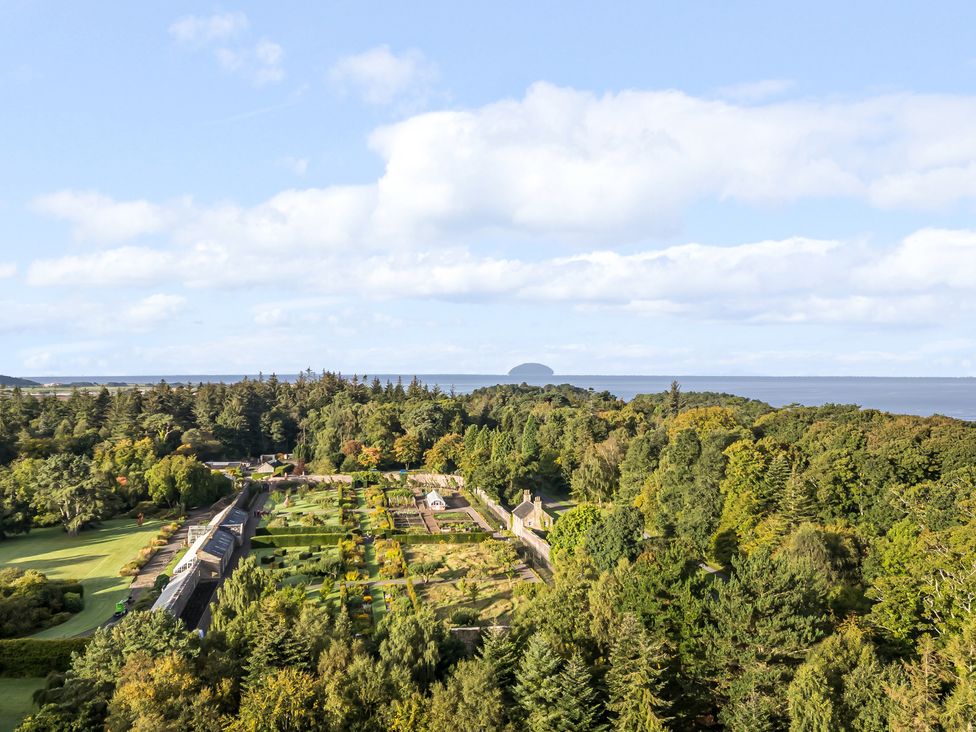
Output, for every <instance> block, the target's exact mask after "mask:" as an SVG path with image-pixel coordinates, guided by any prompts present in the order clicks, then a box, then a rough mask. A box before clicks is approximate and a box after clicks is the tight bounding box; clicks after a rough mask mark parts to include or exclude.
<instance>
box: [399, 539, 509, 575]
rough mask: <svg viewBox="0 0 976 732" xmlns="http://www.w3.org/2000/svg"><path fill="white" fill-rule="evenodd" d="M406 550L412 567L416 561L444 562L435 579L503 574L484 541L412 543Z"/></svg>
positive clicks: (408, 563)
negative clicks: (481, 542)
mask: <svg viewBox="0 0 976 732" xmlns="http://www.w3.org/2000/svg"><path fill="white" fill-rule="evenodd" d="M404 550H405V552H406V556H407V565H408V566H409V565H411V564H414V563H415V562H429V561H439V562H441V564H442V566H441V568H440V569H438V570H437V572H435V573H434V574H433V575H432V578H434V579H439V580H456V579H460V578H461V577H467V578H487V577H491V576H495V577H498V576H499V575H501V573H502V570H501V568H500V567H499V566H498V563H497V562H496V561H495V560H494V558H493V557H492V556H491V555H490V554H489V553H488V552H487V551H486V550H485V548H484V547H483V546H482V545H481V544H411V545H410V546H405V547H404Z"/></svg>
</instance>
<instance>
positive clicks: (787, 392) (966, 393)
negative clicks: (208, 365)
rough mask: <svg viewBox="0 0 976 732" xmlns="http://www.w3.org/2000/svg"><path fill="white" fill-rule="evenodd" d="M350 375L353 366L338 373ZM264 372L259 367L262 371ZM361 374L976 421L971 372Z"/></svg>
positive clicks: (161, 377)
mask: <svg viewBox="0 0 976 732" xmlns="http://www.w3.org/2000/svg"><path fill="white" fill-rule="evenodd" d="M344 375H345V376H349V377H351V376H353V374H344ZM261 376H262V375H261V374H140V375H115V376H88V375H84V376H27V377H24V378H28V379H31V380H33V381H38V382H40V383H42V384H51V383H56V382H57V383H62V384H63V383H70V382H79V381H85V382H91V383H95V384H104V383H108V382H125V383H127V384H155V383H158V382H160V381H166V382H167V383H170V384H177V383H189V384H196V383H227V384H230V383H234V382H237V381H241V380H242V379H244V378H248V379H257V378H260V377H261ZM269 376H270V374H264V375H263V377H264V378H268V377H269ZM298 376H299V374H276V377H277V378H278V379H279V380H282V381H294V380H295V379H297V378H298ZM357 376H358V377H359V378H360V379H363V378H365V379H367V380H372V379H373V378H378V379H380V381H382V382H386V381H393V382H395V381H396V380H397V379H402V380H403V381H404V382H405V383H406V382H409V381H410V380H411V379H413V378H414V376H416V378H417V379H419V380H420V381H422V382H424V383H425V384H427V385H428V386H431V387H433V386H435V385H436V386H438V387H439V388H440V389H441V390H443V391H445V392H448V391H451V390H452V389H453V390H454V391H455V392H457V393H468V392H471V391H474V390H475V389H479V388H482V387H485V386H494V385H498V384H521V383H526V384H529V385H532V386H545V385H547V384H571V385H573V386H578V387H580V388H584V389H592V390H593V391H608V392H610V393H611V394H613V395H614V396H616V397H618V398H620V399H624V400H628V401H629V400H630V399H633V398H634V397H635V396H636V395H637V394H653V393H658V392H662V391H665V390H666V389H668V387H669V386H670V384H671V382H672V381H673V380H676V381H678V383H680V384H681V388H682V389H683V390H684V391H714V392H722V393H727V394H735V395H737V396H742V397H748V398H750V399H758V400H760V401H763V402H766V403H767V404H769V405H771V406H773V407H782V406H786V405H788V404H802V405H806V406H820V405H823V404H856V405H858V406H859V407H862V408H865V409H879V410H882V411H885V412H893V413H896V414H915V415H920V416H925V417H927V416H930V415H933V414H942V415H945V416H947V417H955V418H956V419H964V420H968V421H976V377H972V376H957V377H954V376H933V377H928V376H696V375H681V374H658V375H632V376H624V375H599V374H555V375H553V376H540V377H531V376H509V375H508V374H419V373H418V374H382V373H377V374H357Z"/></svg>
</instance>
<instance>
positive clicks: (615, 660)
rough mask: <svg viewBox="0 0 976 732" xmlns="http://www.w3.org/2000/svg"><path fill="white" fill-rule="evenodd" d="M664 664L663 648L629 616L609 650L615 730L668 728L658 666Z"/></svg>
mask: <svg viewBox="0 0 976 732" xmlns="http://www.w3.org/2000/svg"><path fill="white" fill-rule="evenodd" d="M663 661H664V652H663V649H662V648H661V646H660V645H656V644H653V643H652V642H651V641H650V639H649V638H648V637H647V633H646V632H645V631H644V629H643V628H642V627H641V625H640V622H639V621H638V620H637V617H636V616H635V615H634V614H633V613H626V614H625V615H624V616H623V618H622V619H621V622H620V626H619V627H618V633H617V637H616V638H615V639H614V642H613V645H612V646H611V649H610V669H609V671H607V688H608V690H609V702H608V704H607V707H608V708H609V709H610V711H611V712H612V713H613V715H614V716H613V722H612V724H613V729H614V730H619V731H620V732H659V731H660V730H664V729H666V728H665V726H664V719H665V718H664V717H662V716H661V713H660V712H661V710H662V709H663V708H664V706H665V705H664V702H663V701H662V700H661V697H660V696H659V692H660V688H661V679H660V673H661V672H660V670H659V666H660V664H661V663H663Z"/></svg>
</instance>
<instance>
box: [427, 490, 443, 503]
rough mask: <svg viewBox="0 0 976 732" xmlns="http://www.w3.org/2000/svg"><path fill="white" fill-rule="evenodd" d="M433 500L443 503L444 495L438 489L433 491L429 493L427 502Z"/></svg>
mask: <svg viewBox="0 0 976 732" xmlns="http://www.w3.org/2000/svg"><path fill="white" fill-rule="evenodd" d="M431 501H440V502H441V503H444V497H443V496H442V495H441V494H440V493H438V492H437V491H436V490H435V491H431V492H430V493H428V494H427V503H430V502H431Z"/></svg>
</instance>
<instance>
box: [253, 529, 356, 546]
mask: <svg viewBox="0 0 976 732" xmlns="http://www.w3.org/2000/svg"><path fill="white" fill-rule="evenodd" d="M345 538H346V534H318V533H307V534H274V535H272V536H255V537H254V538H253V539H251V546H252V547H253V548H255V549H269V548H272V547H277V546H311V545H312V544H319V545H326V546H335V545H336V544H338V543H339V542H340V541H342V540H343V539H345Z"/></svg>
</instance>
